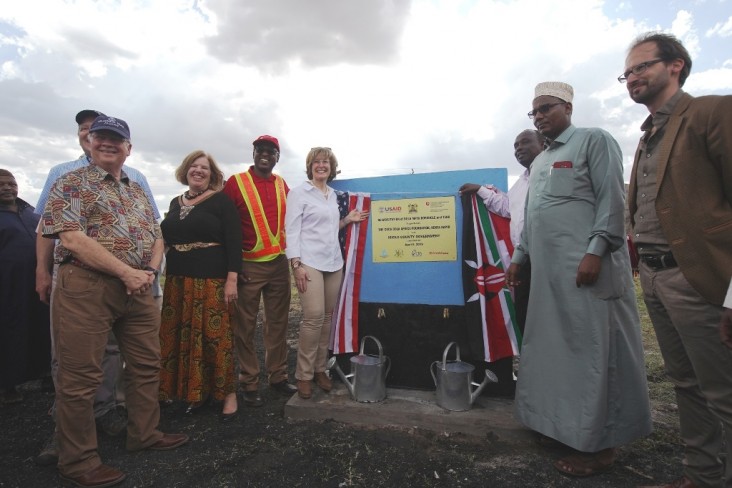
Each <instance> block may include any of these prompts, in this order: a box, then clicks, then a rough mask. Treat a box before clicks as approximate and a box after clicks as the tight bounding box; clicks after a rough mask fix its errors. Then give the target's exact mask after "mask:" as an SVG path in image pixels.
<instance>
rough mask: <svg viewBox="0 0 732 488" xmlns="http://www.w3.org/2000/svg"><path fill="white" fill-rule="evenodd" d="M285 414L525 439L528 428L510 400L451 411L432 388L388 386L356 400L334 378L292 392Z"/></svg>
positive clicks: (480, 401)
mask: <svg viewBox="0 0 732 488" xmlns="http://www.w3.org/2000/svg"><path fill="white" fill-rule="evenodd" d="M285 417H286V418H289V419H296V420H328V419H330V420H335V421H337V422H343V423H346V424H356V425H366V426H395V427H402V428H413V427H417V428H420V429H427V430H431V431H435V432H449V433H451V434H453V433H458V432H461V433H463V434H466V435H470V436H477V437H486V436H490V437H491V438H497V439H500V440H504V441H509V442H525V441H528V440H530V439H531V438H532V433H531V431H529V430H528V429H526V428H525V427H523V426H522V425H521V424H519V423H518V422H517V421H516V420H514V418H513V401H511V400H506V399H499V398H488V397H478V398H477V399H476V400H475V403H474V404H473V406H472V408H471V409H470V410H467V411H464V412H452V411H448V410H445V409H443V408H442V407H440V406H438V405H437V403H436V399H435V393H434V392H433V391H422V390H404V389H396V388H387V392H386V399H385V400H383V401H381V402H378V403H360V402H356V401H355V400H353V399H352V398H351V395H350V393H349V392H348V389H347V388H346V386H345V385H343V384H342V383H339V382H336V381H334V382H333V390H332V391H331V392H330V393H325V392H323V391H321V390H320V389H319V388H318V387H317V386H315V385H313V396H312V398H310V399H308V400H303V399H302V398H300V397H299V396H298V395H297V394H295V395H293V396H292V398H291V399H290V400H289V401H288V402H287V404H286V405H285Z"/></svg>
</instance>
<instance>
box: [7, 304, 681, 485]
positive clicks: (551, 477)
mask: <svg viewBox="0 0 732 488" xmlns="http://www.w3.org/2000/svg"><path fill="white" fill-rule="evenodd" d="M296 300H297V299H296V295H295V296H294V297H293V302H296ZM293 305H294V306H293V313H291V317H290V339H289V342H290V346H291V350H290V356H289V360H290V365H291V370H292V371H294V363H295V349H294V348H295V347H296V341H297V339H296V337H297V327H298V324H299V320H300V314H299V312H298V310H297V306H296V304H295V303H293ZM649 381H650V382H651V383H652V388H651V391H652V397H653V396H654V393H653V392H654V390H655V389H654V387H653V385H654V384H658V383H659V382H662V381H663V380H662V378H661V377H660V375H658V374H656V373H653V372H652V371H651V370H650V369H649ZM24 390H25V391H24V396H25V399H24V401H23V402H22V403H20V404H12V405H5V406H2V407H0V439H2V442H0V487H2V488H11V487H13V488H14V487H19V488H26V487H53V486H60V483H59V478H58V476H57V472H56V468H55V467H54V466H50V467H39V466H36V465H35V464H34V461H33V460H34V457H35V456H36V455H37V454H38V453H39V451H40V449H41V448H42V446H43V444H44V442H45V441H46V439H47V438H48V437H49V435H50V433H51V432H52V429H53V422H52V420H51V418H50V417H49V416H48V415H47V414H46V412H47V410H48V407H49V405H50V404H51V402H52V400H53V392H52V391H50V389H48V388H47V389H44V388H43V387H42V386H41V384H40V383H39V382H32V383H28V384H26V385H25V386H24ZM262 393H263V398H264V400H265V402H266V403H265V406H263V407H261V408H246V407H244V406H243V405H241V404H240V407H239V408H240V412H239V415H238V416H237V417H236V419H234V421H233V422H229V423H225V424H224V423H221V422H220V421H219V418H218V413H219V411H220V407H219V406H218V405H210V406H207V407H205V408H204V409H203V411H202V412H200V413H198V414H197V415H194V416H186V415H184V414H183V410H184V406H183V405H182V404H173V405H171V406H169V407H166V408H164V409H163V410H162V415H161V416H162V419H161V425H160V427H161V430H163V431H164V432H184V433H186V434H188V435H189V436H190V437H191V442H190V443H189V444H188V445H186V446H183V447H181V448H179V449H177V450H173V451H167V452H155V451H144V452H136V453H129V452H127V451H126V450H125V448H124V436H122V437H117V438H112V437H108V436H105V435H104V434H99V452H100V455H101V456H102V460H103V462H105V463H106V464H110V465H112V466H115V467H117V468H119V469H121V470H122V471H124V472H125V473H126V474H127V480H126V481H125V483H123V484H122V485H121V486H124V487H127V488H132V487H136V488H142V487H222V488H223V487H300V486H302V487H338V488H341V487H351V486H356V487H362V486H363V487H366V486H368V487H379V486H382V487H392V486H394V487H397V486H398V487H497V488H500V487H573V486H577V487H580V486H581V487H634V486H639V485H655V484H660V483H661V482H669V481H671V480H673V479H675V478H676V477H678V476H680V473H681V446H680V443H679V439H678V435H677V432H678V430H677V429H678V426H677V422H678V419H677V415H676V412H675V405H674V404H673V403H671V402H669V401H668V398H667V397H666V399H665V401H663V400H658V399H654V400H653V403H654V405H653V407H654V427H655V430H654V433H653V434H652V435H651V436H649V437H648V438H646V439H642V440H639V441H637V442H635V443H633V444H631V445H628V446H624V447H623V448H622V449H621V450H620V451H619V458H618V460H617V463H616V466H615V468H614V469H612V470H611V471H609V472H607V473H604V474H601V475H598V476H594V477H591V478H586V479H570V478H567V477H565V476H563V475H561V474H560V473H558V472H557V471H555V470H554V468H553V467H552V461H553V460H555V459H556V458H558V457H560V456H561V455H562V454H564V453H565V452H566V451H564V449H563V448H562V447H561V446H559V445H557V444H554V443H547V442H546V441H545V442H540V441H538V440H536V441H535V442H524V443H507V442H504V441H500V440H497V439H495V438H491V437H486V438H474V437H471V436H469V435H466V434H462V433H453V434H447V433H434V432H429V431H422V430H415V429H397V428H379V429H364V428H356V427H353V426H349V425H343V424H339V423H336V422H333V421H325V422H315V421H292V420H288V419H286V418H284V415H283V411H284V405H285V403H286V402H287V398H286V397H283V396H282V395H280V394H278V393H277V392H273V391H270V390H268V389H266V388H265V389H264V390H263V392H262Z"/></svg>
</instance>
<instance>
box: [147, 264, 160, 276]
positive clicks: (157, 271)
mask: <svg viewBox="0 0 732 488" xmlns="http://www.w3.org/2000/svg"><path fill="white" fill-rule="evenodd" d="M145 271H152V273H153V274H154V275H155V277H156V278H157V277H158V274H160V271H159V270H157V269H155V268H153V267H152V266H145Z"/></svg>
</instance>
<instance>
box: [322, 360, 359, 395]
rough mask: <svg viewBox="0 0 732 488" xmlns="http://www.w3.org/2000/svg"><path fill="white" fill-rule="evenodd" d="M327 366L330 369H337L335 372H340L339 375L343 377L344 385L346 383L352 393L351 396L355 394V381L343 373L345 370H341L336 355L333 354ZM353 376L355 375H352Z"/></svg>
mask: <svg viewBox="0 0 732 488" xmlns="http://www.w3.org/2000/svg"><path fill="white" fill-rule="evenodd" d="M326 368H328V369H335V372H336V373H337V374H338V377H339V378H340V379H341V381H342V382H343V384H344V385H346V388H348V392H349V393H350V394H351V396H352V397H353V396H354V390H353V383H351V382H350V381H348V376H346V375H345V374H344V373H343V370H341V368H340V366H338V361H337V360H336V357H335V356H333V357H331V358H330V359H329V360H328V363H327V364H326ZM350 376H353V375H350Z"/></svg>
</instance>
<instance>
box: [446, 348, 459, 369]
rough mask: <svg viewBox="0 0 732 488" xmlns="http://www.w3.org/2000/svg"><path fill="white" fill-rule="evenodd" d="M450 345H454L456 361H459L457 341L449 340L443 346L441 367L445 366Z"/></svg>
mask: <svg viewBox="0 0 732 488" xmlns="http://www.w3.org/2000/svg"><path fill="white" fill-rule="evenodd" d="M452 346H455V353H456V356H457V357H456V358H455V360H456V361H460V346H458V343H457V342H451V343H450V344H448V345H447V347H446V348H445V352H443V353H442V367H443V368H444V367H445V364H447V352H448V351H449V350H450V348H451V347H452Z"/></svg>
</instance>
